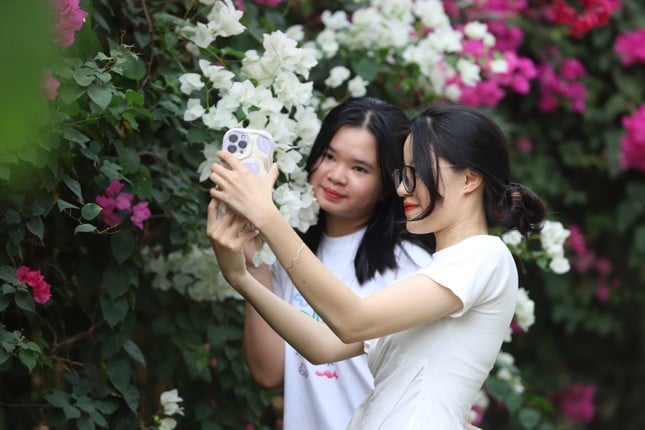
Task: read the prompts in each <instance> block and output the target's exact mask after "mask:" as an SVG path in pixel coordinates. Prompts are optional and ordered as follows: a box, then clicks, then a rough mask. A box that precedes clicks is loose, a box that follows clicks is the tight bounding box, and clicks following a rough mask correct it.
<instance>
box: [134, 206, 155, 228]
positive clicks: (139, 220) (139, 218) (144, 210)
mask: <svg viewBox="0 0 645 430" xmlns="http://www.w3.org/2000/svg"><path fill="white" fill-rule="evenodd" d="M150 215H151V213H150V209H148V202H139V203H137V204H136V205H134V206H132V216H130V221H132V224H134V225H135V226H137V227H139V229H140V230H143V222H144V221H145V220H147V219H148V218H150Z"/></svg>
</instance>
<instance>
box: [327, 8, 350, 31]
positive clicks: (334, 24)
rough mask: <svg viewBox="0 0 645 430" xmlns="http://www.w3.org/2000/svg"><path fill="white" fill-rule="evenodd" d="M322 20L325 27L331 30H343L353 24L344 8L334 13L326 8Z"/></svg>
mask: <svg viewBox="0 0 645 430" xmlns="http://www.w3.org/2000/svg"><path fill="white" fill-rule="evenodd" d="M321 20H322V22H323V24H325V28H327V29H329V30H335V31H337V30H342V29H344V28H347V27H349V26H350V25H351V24H350V22H349V20H348V19H347V13H346V12H345V11H343V10H338V11H336V12H333V13H332V12H330V11H328V10H326V11H324V12H323V13H322V15H321Z"/></svg>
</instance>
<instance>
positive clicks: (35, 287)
mask: <svg viewBox="0 0 645 430" xmlns="http://www.w3.org/2000/svg"><path fill="white" fill-rule="evenodd" d="M16 278H18V281H20V282H21V283H23V284H25V285H27V286H29V287H31V295H32V296H33V298H34V301H35V302H36V303H41V304H42V303H47V302H48V301H49V299H50V298H51V285H49V283H47V281H45V277H44V276H43V275H42V273H40V270H32V269H30V268H29V267H27V266H20V267H18V269H16Z"/></svg>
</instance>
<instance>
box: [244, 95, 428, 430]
mask: <svg viewBox="0 0 645 430" xmlns="http://www.w3.org/2000/svg"><path fill="white" fill-rule="evenodd" d="M408 130H409V119H408V118H407V117H406V115H405V113H404V112H403V111H402V110H401V109H399V108H397V107H395V106H393V105H391V104H388V103H385V102H383V101H381V100H378V99H375V98H370V97H360V98H353V99H349V100H348V101H346V102H344V103H341V104H340V105H338V106H336V107H335V108H334V109H332V110H331V111H330V112H329V113H328V114H327V115H326V116H325V118H324V119H323V121H322V124H321V128H320V131H319V133H318V135H317V136H316V139H315V141H314V144H313V146H312V149H311V152H310V154H309V157H308V159H307V163H306V166H305V169H306V171H307V173H308V179H309V183H310V184H311V185H312V188H313V191H314V194H315V196H316V199H317V201H318V203H319V205H320V213H319V219H318V222H317V223H316V224H315V225H313V226H312V227H310V228H309V230H308V231H307V232H306V233H305V234H302V235H300V236H301V240H302V243H303V244H306V247H307V248H308V249H310V250H311V251H312V252H313V253H315V254H316V256H317V257H318V259H320V261H321V262H322V264H324V265H325V267H327V269H328V270H329V271H330V272H331V273H332V274H334V275H335V276H336V277H337V278H339V279H340V280H341V281H342V282H343V283H344V284H345V285H346V286H347V287H348V288H349V289H350V290H351V291H353V292H354V293H355V294H357V295H358V296H361V297H366V296H369V295H370V294H372V293H374V292H375V291H377V290H378V289H380V288H382V287H384V286H385V285H387V284H389V283H391V282H392V281H393V280H394V279H396V278H397V277H401V276H404V275H406V274H408V273H410V272H413V271H415V270H416V269H418V268H419V267H421V266H425V265H427V264H428V263H429V262H430V260H431V256H430V251H431V246H428V245H425V243H424V242H423V241H422V240H421V237H404V236H410V235H406V234H405V229H404V226H403V225H402V224H400V223H399V224H397V222H396V220H402V219H403V218H404V214H403V204H402V199H401V198H400V197H399V196H398V195H397V194H396V189H395V187H394V185H393V183H392V181H391V172H392V170H393V169H394V167H395V166H396V165H397V161H396V160H400V157H401V154H400V146H401V145H402V144H403V141H404V140H405V138H406V136H407V132H408ZM404 239H405V240H404ZM419 245H423V246H425V248H423V247H421V246H419ZM245 251H246V255H247V257H249V258H248V259H247V262H250V261H251V257H252V255H253V251H254V248H253V244H251V247H250V248H249V247H247V248H246V249H245ZM248 270H249V272H250V273H251V274H252V275H253V276H254V277H255V278H256V279H258V280H259V281H261V282H262V283H263V284H264V285H265V286H266V287H267V288H268V289H269V290H272V291H273V292H274V293H275V294H276V295H277V296H278V297H280V298H281V299H283V300H285V301H287V302H288V303H289V304H291V306H293V309H294V310H297V311H298V312H300V313H301V314H302V315H307V316H308V319H309V321H308V322H310V323H311V322H314V321H315V322H316V323H317V322H319V321H320V319H321V318H320V316H319V315H318V314H317V313H316V311H315V310H314V309H312V307H311V306H310V305H309V304H308V303H307V300H306V299H305V298H304V297H303V296H302V295H301V294H300V292H299V291H298V290H297V289H296V288H295V287H294V285H293V283H292V282H291V280H290V279H289V276H288V273H286V272H285V270H284V269H283V268H282V266H280V264H279V263H276V264H274V265H273V266H272V267H268V266H260V267H257V268H256V267H252V265H251V267H248ZM322 288H324V286H322ZM323 320H324V318H323ZM325 330H328V329H325ZM243 343H244V353H245V357H246V361H247V364H248V366H249V369H250V370H251V374H252V375H253V377H254V379H255V380H256V381H257V382H258V383H259V384H260V385H261V386H264V387H266V388H274V387H279V386H283V396H284V410H283V427H282V428H283V429H284V430H304V429H313V430H337V429H344V428H345V427H346V426H347V423H348V422H349V420H350V418H351V416H352V414H353V412H354V410H355V409H356V408H357V407H358V406H359V405H360V404H361V402H362V401H363V400H364V399H365V397H367V395H368V394H369V393H370V392H371V390H372V388H373V378H372V375H371V373H370V371H369V369H368V367H367V359H366V357H365V355H360V356H357V357H354V358H351V359H347V360H340V361H338V360H328V361H325V362H322V363H317V364H311V363H310V362H309V361H307V359H306V358H305V357H303V356H302V355H301V354H299V353H298V352H297V351H296V350H295V349H294V348H293V347H291V346H290V345H288V344H286V343H285V342H284V340H283V339H282V338H281V337H280V336H279V335H278V334H277V333H276V332H275V331H273V329H272V328H271V327H270V326H269V325H268V324H267V323H266V321H264V319H262V317H261V316H260V315H259V314H258V313H257V311H256V310H255V309H254V307H253V306H252V303H251V304H249V303H248V302H247V305H246V310H245V321H244V340H243Z"/></svg>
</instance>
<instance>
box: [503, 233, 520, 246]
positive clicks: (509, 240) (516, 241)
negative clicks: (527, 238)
mask: <svg viewBox="0 0 645 430" xmlns="http://www.w3.org/2000/svg"><path fill="white" fill-rule="evenodd" d="M523 238H524V236H522V233H520V232H519V231H518V230H509V231H507V232H505V233H504V234H502V241H504V243H505V244H507V245H508V246H510V247H512V248H517V247H518V246H519V245H520V243H522V239H523Z"/></svg>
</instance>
